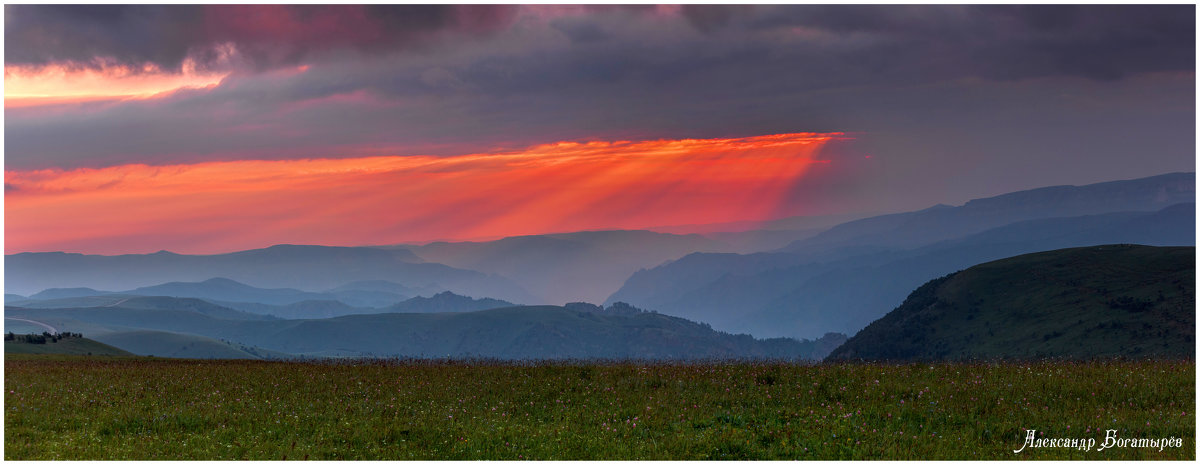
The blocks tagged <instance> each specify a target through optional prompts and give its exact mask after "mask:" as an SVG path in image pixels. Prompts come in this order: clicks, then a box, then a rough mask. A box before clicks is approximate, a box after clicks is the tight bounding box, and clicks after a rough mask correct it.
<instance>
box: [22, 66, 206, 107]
mask: <svg viewBox="0 0 1200 465" xmlns="http://www.w3.org/2000/svg"><path fill="white" fill-rule="evenodd" d="M228 75H229V73H228V72H221V73H217V72H201V71H198V70H196V69H195V67H194V66H184V68H183V70H182V72H179V73H168V72H164V71H162V70H160V69H158V68H155V67H154V66H153V65H146V67H145V68H143V69H140V70H138V69H132V68H130V67H128V66H122V65H111V66H103V67H101V68H99V69H91V68H83V67H69V66H63V65H57V64H55V65H48V66H42V67H20V66H8V67H5V69H4V105H5V106H7V107H9V108H13V107H28V106H37V105H47V104H56V103H74V102H86V101H91V100H109V99H144V98H150V97H153V96H155V95H157V94H161V93H164V92H170V91H174V90H179V89H184V88H204V87H210V86H215V85H217V84H218V83H220V82H221V79H224V78H225V76H228Z"/></svg>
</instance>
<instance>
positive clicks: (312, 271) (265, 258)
mask: <svg viewBox="0 0 1200 465" xmlns="http://www.w3.org/2000/svg"><path fill="white" fill-rule="evenodd" d="M5 266H6V269H7V273H5V287H6V289H8V290H9V291H12V292H17V293H29V292H35V291H38V290H41V289H48V288H65V287H90V288H95V289H131V288H137V287H143V286H153V285H157V284H161V283H163V282H170V281H179V282H196V281H203V280H206V279H209V278H213V277H223V278H227V279H232V280H235V281H238V282H241V283H244V284H247V285H250V286H254V287H260V288H294V289H302V290H308V291H321V290H325V289H330V288H333V287H336V286H341V285H344V284H346V283H347V282H353V281H362V280H388V281H395V282H403V283H406V284H409V285H412V286H418V287H420V286H437V287H439V288H442V289H448V290H453V291H455V292H457V293H460V294H465V295H475V296H495V297H497V298H503V299H505V300H509V301H513V302H530V301H533V300H534V297H532V296H531V295H529V294H528V293H527V292H525V291H524V290H522V289H521V288H520V287H519V286H517V285H516V284H514V283H512V282H511V281H509V280H508V279H505V278H502V277H499V276H495V275H488V274H485V273H480V272H478V271H472V270H464V269H459V268H453V267H450V266H446V265H443V264H439V263H425V262H423V261H422V260H421V259H420V258H418V257H416V256H415V255H413V254H412V252H410V251H408V250H404V249H381V248H373V247H325V246H300V245H277V246H273V247H268V248H265V249H256V250H247V251H242V252H235V253H228V254H219V255H180V254H174V253H170V252H165V251H164V252H157V253H153V254H141V255H138V254H131V255H115V256H105V255H83V254H73V253H62V252H46V253H19V254H14V255H8V256H6V257H5Z"/></svg>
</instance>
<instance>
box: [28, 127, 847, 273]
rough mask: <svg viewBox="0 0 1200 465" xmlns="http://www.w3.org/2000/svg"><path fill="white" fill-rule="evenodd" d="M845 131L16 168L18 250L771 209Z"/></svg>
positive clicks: (272, 240)
mask: <svg viewBox="0 0 1200 465" xmlns="http://www.w3.org/2000/svg"><path fill="white" fill-rule="evenodd" d="M844 137H845V136H844V135H843V134H841V133H796V134H776V135H766V136H757V137H747V138H733V139H685V140H656V141H641V142H630V141H616V142H587V143H574V142H560V143H554V144H545V145H539V146H534V147H530V148H528V149H525V150H520V151H513V152H502V153H481V154H468V155H460V156H452V157H432V156H384V157H368V158H351V159H306V160H283V161H254V160H243V161H227V162H207V163H198V164H190V165H174V166H148V165H140V164H139V165H122V166H112V167H105V168H98V169H74V170H66V171H64V170H58V169H51V170H37V171H7V172H6V173H5V182H6V184H7V187H8V192H7V196H6V200H5V207H6V213H5V215H6V216H5V220H6V221H7V224H8V226H7V228H6V235H7V242H6V244H5V245H6V249H7V251H8V253H15V252H22V251H45V250H66V251H81V252H88V253H104V254H115V253H141V252H152V251H155V250H158V249H167V250H172V251H175V252H181V253H218V252H227V251H232V250H238V249H246V248H253V247H262V246H268V245H272V244H277V243H304V244H326V245H364V244H389V243H400V242H406V241H426V240H435V239H472V238H494V237H500V236H511V235H521V234H538V233H547V232H561V231H576V230H587V229H636V228H646V227H653V226H662V225H673V224H698V223H716V222H727V221H745V220H762V219H765V218H767V217H769V216H770V215H773V214H775V213H776V212H777V211H778V210H777V209H778V208H779V206H780V203H781V202H782V201H783V196H784V195H785V194H786V193H787V192H788V190H789V189H790V188H791V187H792V186H794V184H795V183H796V182H798V181H799V180H800V179H801V178H802V177H803V176H804V175H805V174H806V173H808V172H809V170H810V168H811V167H813V166H814V164H820V163H826V162H827V160H820V159H817V153H818V151H819V149H820V148H821V147H822V146H823V145H824V144H825V143H826V142H828V141H830V140H832V139H836V138H844Z"/></svg>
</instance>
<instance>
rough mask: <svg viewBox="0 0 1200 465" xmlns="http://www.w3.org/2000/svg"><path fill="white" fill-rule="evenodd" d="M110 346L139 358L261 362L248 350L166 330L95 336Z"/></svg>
mask: <svg viewBox="0 0 1200 465" xmlns="http://www.w3.org/2000/svg"><path fill="white" fill-rule="evenodd" d="M96 339H99V340H102V341H104V342H106V343H108V344H111V345H114V346H117V347H121V348H123V349H125V350H128V351H129V352H132V353H134V354H137V355H153V356H156V357H171V358H220V359H258V358H264V357H263V356H262V355H261V354H258V353H252V352H251V351H250V350H248V349H249V348H246V347H238V346H236V345H234V344H230V343H227V342H223V341H219V340H216V339H213V338H209V337H204V336H195V335H191V334H180V333H171V332H166V331H122V332H113V333H105V334H102V335H98V336H96Z"/></svg>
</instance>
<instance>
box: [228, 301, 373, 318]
mask: <svg viewBox="0 0 1200 465" xmlns="http://www.w3.org/2000/svg"><path fill="white" fill-rule="evenodd" d="M215 303H217V304H220V305H223V306H226V307H229V308H233V309H237V310H241V311H243V312H248V313H255V314H259V315H270V316H273V317H276V318H283V319H288V320H302V319H310V318H333V317H338V316H344V315H357V314H361V313H379V312H382V311H384V310H383V309H382V308H377V307H354V306H350V305H348V304H346V303H344V302H341V301H338V300H304V301H300V302H293V303H290V304H286V305H271V304H260V303H257V302H223V301H216V302H215Z"/></svg>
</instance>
